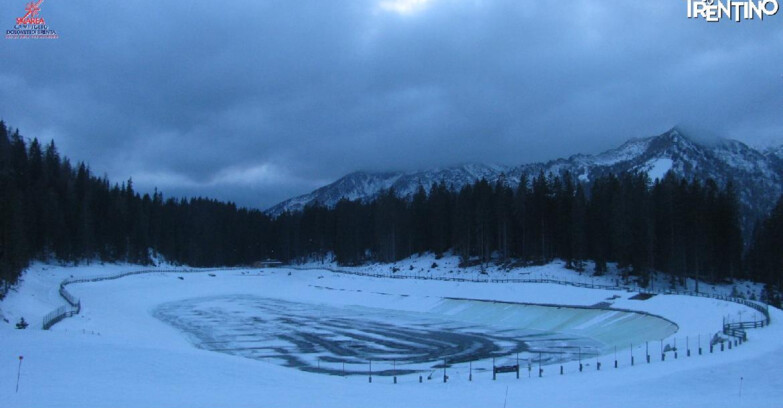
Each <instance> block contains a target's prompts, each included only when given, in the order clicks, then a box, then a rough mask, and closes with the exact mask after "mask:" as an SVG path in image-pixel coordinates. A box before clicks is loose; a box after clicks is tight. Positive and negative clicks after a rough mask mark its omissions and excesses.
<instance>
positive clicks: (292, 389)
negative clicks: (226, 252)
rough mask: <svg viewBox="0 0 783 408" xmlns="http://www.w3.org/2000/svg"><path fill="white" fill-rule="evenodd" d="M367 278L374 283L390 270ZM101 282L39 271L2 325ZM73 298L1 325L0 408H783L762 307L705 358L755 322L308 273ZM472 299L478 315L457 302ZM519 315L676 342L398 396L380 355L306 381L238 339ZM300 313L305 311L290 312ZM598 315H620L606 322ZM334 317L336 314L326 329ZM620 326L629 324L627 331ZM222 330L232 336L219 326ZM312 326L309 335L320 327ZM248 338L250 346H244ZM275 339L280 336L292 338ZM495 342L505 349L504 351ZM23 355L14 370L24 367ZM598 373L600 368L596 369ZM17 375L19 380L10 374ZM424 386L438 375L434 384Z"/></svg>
mask: <svg viewBox="0 0 783 408" xmlns="http://www.w3.org/2000/svg"><path fill="white" fill-rule="evenodd" d="M453 258H456V257H453ZM434 261H435V260H434V258H432V257H429V258H420V259H419V258H416V259H411V260H409V261H406V262H409V263H411V265H413V264H417V265H418V264H420V265H421V266H422V267H424V266H426V267H428V268H429V269H431V271H430V272H426V273H443V274H448V275H451V274H452V273H450V272H449V271H446V270H444V271H438V270H440V269H445V268H446V267H447V264H449V263H450V261H449V260H448V259H445V258H444V259H440V260H437V262H439V265H441V266H440V267H438V268H435V269H433V268H430V267H429V265H431V264H432V262H434ZM366 268H369V267H366ZM375 268H376V269H377V270H375V271H374V272H375V273H376V274H377V273H379V272H382V271H383V270H385V269H386V268H388V265H383V266H380V265H379V266H376V267H375ZM97 269H98V268H97V267H96V268H92V270H88V268H84V267H72V268H59V267H54V268H49V267H42V266H35V267H33V268H31V269H30V270H28V271H27V272H26V274H25V276H24V281H23V282H22V283H21V284H20V285H19V287H17V288H16V289H15V291H14V292H13V294H14V295H13V296H9V297H8V298H6V299H5V300H3V301H2V302H0V308H2V309H3V311H4V312H5V314H6V316H7V317H12V316H14V317H15V316H20V315H24V316H26V317H27V318H28V320H30V321H31V322H33V320H35V321H38V320H39V319H38V317H39V316H35V315H36V314H38V309H39V308H40V307H39V305H37V303H38V302H41V303H48V302H52V301H54V300H55V299H56V297H52V295H54V296H56V292H57V288H58V282H59V280H58V279H57V278H60V277H65V276H70V275H74V276H81V277H84V276H89V275H90V274H96V275H98V276H104V275H106V274H107V272H109V273H114V272H123V271H126V268H125V267H119V268H118V267H113V266H107V267H106V268H105V269H106V270H105V271H100V270H97ZM413 272H415V271H408V273H413ZM454 273H457V272H454ZM460 273H463V274H477V273H479V271H478V268H473V269H466V270H464V271H461V272H460ZM490 273H491V274H492V275H491V276H494V275H495V274H499V275H500V274H502V275H500V276H506V275H515V276H525V275H527V274H530V275H531V276H533V275H535V276H548V277H551V278H556V279H565V280H568V279H573V278H577V277H579V276H578V274H577V273H576V272H574V271H569V270H566V269H565V268H564V267H563V266H562V265H558V264H552V265H546V266H540V267H535V268H532V269H529V268H528V269H518V270H512V271H500V270H497V271H491V272H490ZM178 276H182V277H183V279H178ZM482 276H483V275H482ZM500 276H498V277H500ZM583 278H585V277H583ZM599 278H601V279H608V278H605V277H599ZM68 289H69V290H71V291H72V292H73V293H74V294H75V295H76V296H78V297H80V298H81V299H82V303H83V309H82V313H81V314H79V315H78V316H75V317H73V318H70V319H66V320H64V321H63V322H60V323H58V324H57V325H55V326H54V327H53V328H52V330H49V331H43V330H40V329H39V328H38V327H37V326H31V327H30V328H28V329H27V330H15V329H13V328H12V326H11V324H7V323H3V322H0V350H3V351H4V352H3V353H0V406H2V407H33V408H34V407H54V406H56V407H85V406H89V407H118V408H122V407H218V406H219V407H269V406H284V407H311V406H314V405H315V406H319V407H346V406H367V405H372V406H373V407H399V406H422V405H433V402H434V405H436V406H449V407H475V406H483V405H489V406H503V405H505V406H509V407H512V406H535V407H572V406H580V407H582V406H584V407H657V406H678V407H679V406H687V407H705V408H706V407H710V408H712V407H723V406H726V407H778V406H780V401H781V400H783V377H781V376H780V375H779V372H780V366H781V364H783V345H781V342H780V338H781V336H783V326H781V324H780V322H781V321H783V320H781V319H783V312H781V311H780V310H778V309H774V308H773V309H771V310H770V313H771V315H772V324H771V325H770V326H768V327H765V328H763V329H751V330H749V333H748V336H749V340H748V342H747V343H746V344H745V345H742V346H741V347H735V348H734V349H732V350H728V349H727V350H725V351H720V350H721V349H720V348H719V347H716V349H715V352H714V353H710V352H709V347H708V345H707V341H708V339H712V338H713V337H714V334H715V333H716V332H719V331H720V330H721V327H722V322H723V320H724V319H730V320H731V319H738V318H747V317H748V314H749V313H753V310H751V309H749V308H747V307H745V306H741V305H738V304H736V303H732V302H725V301H721V300H716V299H710V298H702V297H691V296H681V295H658V296H654V297H652V298H650V299H647V300H638V299H635V295H636V292H634V291H618V290H600V289H582V288H576V287H573V286H561V285H553V284H503V283H485V282H443V281H431V280H428V281H423V280H417V279H384V278H375V277H363V276H353V275H345V274H337V273H332V272H329V271H326V270H317V269H314V270H304V271H302V270H286V269H266V270H239V269H237V270H231V271H221V272H214V273H212V274H211V275H210V274H209V273H208V272H206V271H205V272H202V273H189V274H184V273H151V274H145V275H134V276H130V277H126V278H122V279H118V280H111V281H101V282H92V283H82V284H75V285H72V286H69V287H68ZM247 299H250V300H259V301H261V303H260V304H267V303H269V302H271V301H272V300H275V301H277V302H279V304H285V305H287V308H286V309H284V310H283V312H285V313H280V314H278V315H276V316H275V315H272V314H268V313H266V311H265V310H262V309H258V308H255V307H253V306H254V305H255V304H254V305H246V306H243V305H242V304H241V302H244V301H245V300H247ZM467 299H476V300H477V301H480V303H477V302H466V300H467ZM487 301H492V302H487ZM171 302H175V303H176V304H182V302H185V303H186V304H187V303H188V302H207V305H206V306H207V307H205V308H196V309H194V312H198V313H196V314H199V315H200V316H201V317H202V318H201V319H200V320H198V322H200V323H202V322H203V323H209V318H210V317H211V316H215V314H216V313H218V314H219V315H220V316H221V317H226V319H218V320H215V321H213V322H211V323H210V324H211V325H212V326H213V328H214V329H215V330H216V331H215V333H218V334H221V335H229V336H231V338H232V340H233V341H234V342H236V343H238V344H240V347H243V348H244V350H245V351H242V350H239V349H237V350H235V351H236V352H234V353H228V352H225V351H224V352H216V351H210V349H208V348H199V347H197V345H198V344H199V343H198V342H197V341H196V339H195V338H194V337H192V336H191V335H190V334H189V333H188V332H184V331H182V330H180V329H178V328H177V327H176V326H172V325H170V324H169V323H168V322H166V321H163V320H159V319H158V318H157V317H156V315H155V313H154V311H155V310H159V309H158V308H159V307H160V306H161V305H163V306H164V307H165V305H167V304H171ZM237 302H239V303H237ZM517 302H522V303H539V304H560V305H573V306H582V309H581V311H578V313H576V314H574V313H568V314H565V315H559V313H558V315H559V317H561V318H565V320H563V321H562V324H565V325H569V326H575V327H573V328H574V329H575V330H582V331H584V332H585V334H593V333H598V334H600V333H601V332H602V328H603V327H611V328H612V329H613V330H611V332H612V333H611V334H612V335H613V336H618V335H620V336H623V337H624V336H626V335H631V336H640V335H643V334H640V333H639V332H638V331H637V330H633V332H632V333H626V334H623V333H617V331H616V330H614V328H617V327H619V326H618V325H619V324H623V326H625V325H626V324H628V323H630V324H633V320H635V319H639V318H642V317H640V316H638V315H637V316H633V315H628V314H622V313H621V312H620V310H634V311H639V312H644V313H648V314H651V315H656V316H660V317H662V318H665V319H667V320H670V321H672V322H674V323H676V324H677V326H678V328H679V330H678V331H677V332H676V333H672V334H671V335H669V336H666V335H664V336H666V337H665V338H660V337H655V336H654V337H653V341H650V342H649V352H650V354H651V355H652V359H651V362H650V363H647V362H645V359H644V356H645V353H646V352H647V343H646V342H642V341H640V340H638V339H637V340H636V343H634V344H631V339H628V340H629V341H628V342H627V346H626V344H625V343H623V344H622V345H620V346H618V348H617V354H615V353H614V349H613V347H611V342H610V344H607V346H610V347H606V348H605V349H604V351H603V352H602V355H595V354H591V355H583V354H582V352H583V350H581V349H578V348H577V349H575V350H570V352H571V353H572V354H573V353H574V351H576V352H577V353H579V355H580V356H579V357H578V360H573V359H570V361H567V362H565V363H563V364H562V365H563V367H564V373H563V375H560V374H559V370H560V364H559V363H554V364H552V365H548V366H547V365H544V366H543V367H542V368H543V370H544V371H543V375H542V377H538V376H537V373H538V370H537V367H536V366H535V365H534V366H533V367H532V370H531V371H532V373H530V372H528V370H525V369H524V368H523V373H522V378H520V379H516V377H515V376H514V375H513V374H505V375H498V377H497V380H493V379H492V368H491V367H492V359H483V360H476V361H472V362H459V361H451V362H449V365H448V367H447V370H448V376H449V378H448V382H447V383H443V381H442V380H440V378H442V377H440V376H441V375H442V374H441V373H442V371H441V370H440V368H436V367H439V364H440V363H441V361H440V360H439V359H437V358H435V359H433V361H428V362H426V363H424V364H428V365H431V366H435V367H433V368H432V369H427V370H426V371H424V372H418V371H417V372H413V373H407V374H406V373H400V375H399V378H398V381H397V383H394V382H393V379H392V377H391V376H390V375H381V373H380V372H379V371H387V374H388V372H389V370H398V369H400V361H398V360H393V361H389V359H388V357H387V359H385V360H384V359H380V360H377V361H373V362H372V370H373V373H375V375H374V377H373V381H372V382H369V381H368V377H367V373H366V372H365V369H369V367H366V366H365V365H364V364H362V365H361V366H360V367H359V369H360V370H361V372H360V373H359V374H357V375H348V376H342V375H339V374H335V375H327V374H324V373H319V372H309V371H307V370H302V369H297V368H296V367H292V366H286V364H285V363H286V360H280V359H278V358H274V357H265V356H263V355H262V356H256V357H258V358H253V356H252V355H251V354H252V353H263V352H265V351H269V350H272V351H274V350H282V351H285V350H287V349H286V348H284V347H282V344H275V345H273V346H272V347H271V348H268V346H269V345H267V344H263V345H262V346H264V347H257V345H255V344H252V343H249V342H248V340H249V339H250V340H252V339H257V338H258V336H266V335H268V334H270V333H269V332H268V331H263V330H254V331H252V332H251V333H248V332H249V330H248V329H252V328H253V327H254V326H255V327H258V325H260V324H266V323H269V322H273V321H274V322H276V324H278V323H279V324H285V322H291V321H292V318H296V319H299V320H293V323H291V324H289V325H288V326H286V327H287V328H288V329H291V328H293V327H295V326H294V323H296V322H298V321H301V319H302V318H305V319H304V320H305V322H306V323H308V324H306V325H301V328H296V330H300V329H301V330H304V331H309V332H311V333H312V335H311V336H309V338H310V339H311V340H312V342H314V343H319V344H321V343H323V342H322V339H323V338H324V337H323V336H324V334H329V333H327V332H324V331H323V329H324V325H323V324H331V325H332V326H334V325H335V324H337V325H338V326H335V327H338V328H339V331H340V332H341V333H343V334H345V335H351V334H353V335H354V336H363V337H365V338H366V339H368V340H369V341H372V340H373V339H377V338H379V336H381V335H383V336H388V333H379V332H377V331H375V330H374V329H373V330H360V331H358V329H363V328H362V327H361V326H357V325H355V324H353V323H354V322H356V321H362V322H366V321H367V318H368V317H372V316H373V315H374V313H376V312H379V311H383V313H384V315H383V319H384V320H383V323H384V324H398V325H399V331H400V332H401V333H403V334H404V333H405V331H407V330H412V329H417V328H422V327H423V328H428V325H422V324H421V323H426V322H429V321H431V319H432V317H433V314H436V315H437V316H436V317H439V318H441V319H442V320H447V321H449V322H452V323H453V324H451V325H450V326H448V327H449V328H450V327H463V328H466V327H467V328H469V329H470V330H471V331H472V330H475V329H476V328H480V327H482V326H484V325H488V324H489V325H493V326H492V327H500V328H502V327H503V325H504V324H509V325H514V326H515V327H516V325H517V322H518V321H519V320H521V319H525V320H526V319H529V318H530V316H529V315H528V314H526V313H517V312H518V311H519V308H520V307H524V306H519V305H515V304H513V303H517ZM297 305H298V306H299V307H300V308H299V309H295V307H297ZM594 305H601V306H600V307H613V308H615V309H618V310H615V311H606V313H603V312H600V311H599V310H596V308H594V307H593V306H594ZM51 306H56V304H52V305H51ZM585 306H586V307H587V308H584V307H585ZM292 307H293V308H294V309H292ZM550 309H552V308H550ZM523 310H527V309H523ZM202 312H203V313H202ZM335 312H340V314H339V315H337V316H335V315H334V313H335ZM349 312H359V313H360V314H362V316H356V318H354V319H352V320H350V321H349V323H348V324H347V325H346V323H345V320H342V319H344V318H345V316H346V313H349ZM553 312H554V311H553ZM585 314H587V315H595V318H592V319H588V320H582V321H580V322H576V321H574V322H572V321H570V319H571V318H578V319H584V318H585V317H587V315H585ZM34 316H35V317H36V319H33V317H34ZM178 316H181V317H183V318H188V316H185V315H178ZM547 317H548V318H547V319H545V320H542V322H543V323H545V324H547V325H551V324H559V323H558V321H557V319H556V318H555V317H550V316H547ZM624 317H625V318H627V319H629V320H630V321H628V322H623V321H621V320H620V319H622V318H624ZM653 317H654V316H653ZM232 321H233V325H231V326H229V325H228V324H226V323H229V322H232ZM311 323H318V326H314V325H313V324H311ZM322 323H323V324H322ZM416 323H419V325H416ZM525 324H528V323H527V322H526V323H525ZM495 325H497V326H495ZM626 327H627V326H626ZM631 327H632V326H631ZM645 327H647V326H645ZM371 329H372V328H371ZM477 333H478V334H481V333H482V332H477ZM247 334H251V335H252V336H254V337H250V338H249V337H248V336H246V335H247ZM280 334H281V335H282V336H288V335H289V332H288V331H285V332H282V333H280ZM500 334H502V333H501V332H500V331H493V332H492V333H489V336H496V335H500ZM699 334H701V336H700V337H699ZM656 335H657V334H656ZM482 336H483V335H482ZM648 337H649V336H648ZM478 338H479V336H478V335H477V334H475V335H473V336H472V337H470V338H469V339H472V340H471V341H468V342H466V343H464V347H468V348H470V347H472V345H473V344H474V343H473V342H472V341H473V340H476V339H478ZM340 340H341V339H339V338H337V339H335V338H333V339H331V340H330V341H334V343H335V344H340ZM415 340H416V341H420V342H426V343H428V344H434V345H437V344H441V343H443V342H444V340H448V338H443V337H420V338H416V339H415ZM500 340H503V341H505V339H504V338H501V339H500ZM618 341H619V340H618ZM533 343H534V344H535V342H533ZM406 344H408V343H407V342H405V343H400V342H396V343H382V344H380V345H379V346H378V347H379V350H381V351H383V352H393V351H394V350H396V349H400V348H402V347H405V346H406ZM357 345H359V344H356V343H349V344H348V346H357ZM305 346H308V347H309V345H305ZM328 347H331V343H328V342H327V343H323V345H318V346H317V347H315V348H313V349H312V350H310V349H306V350H304V351H297V353H296V355H297V356H303V358H312V359H315V358H317V357H318V356H321V355H322V354H321V353H324V352H325V351H328V350H329V348H328ZM674 347H676V348H677V349H678V350H679V358H675V356H674V351H673V348H674ZM698 347H704V353H703V354H702V355H699V354H698V352H697V350H698ZM213 348H215V347H213ZM687 349H690V350H691V351H692V355H691V356H690V357H689V356H687V354H686V350H687ZM358 350H359V351H362V350H363V349H361V348H358ZM661 350H670V351H666V358H665V361H661V357H660V356H661ZM245 352H246V353H247V354H245ZM19 356H24V361H23V364H21V365H20V364H19V359H18V357H19ZM572 357H573V356H572ZM632 357H635V359H636V360H635V361H636V363H635V365H632V364H631V358H632ZM615 359H616V360H619V364H618V367H617V368H614V365H613V361H614V360H615ZM498 360H499V361H498V362H499V364H507V363H513V362H514V356H513V355H509V356H508V358H499V359H498ZM523 361H524V360H523ZM534 361H535V360H534ZM598 362H602V363H603V368H601V370H600V371H599V370H598V369H597V363H598ZM579 363H584V364H585V370H584V372H579V370H578V364H579ZM316 364H320V365H321V368H324V366H326V367H335V368H336V369H337V370H340V368H341V367H340V366H339V365H337V364H336V363H334V362H331V361H330V360H329V359H327V358H322V359H318V360H317V362H316ZM522 364H523V367H524V366H525V365H526V364H525V363H524V362H523V363H522ZM534 364H535V363H534ZM405 367H407V366H405ZM405 367H403V368H405ZM19 368H21V371H17V370H18V369H19ZM395 372H396V371H395ZM432 373H434V376H433V377H432V379H431V380H428V379H427V378H428V375H429V374H432ZM419 375H423V377H424V381H423V383H420V382H419V379H418V378H419ZM17 379H18V380H19V388H18V391H17V390H16V384H17ZM740 388H741V391H740Z"/></svg>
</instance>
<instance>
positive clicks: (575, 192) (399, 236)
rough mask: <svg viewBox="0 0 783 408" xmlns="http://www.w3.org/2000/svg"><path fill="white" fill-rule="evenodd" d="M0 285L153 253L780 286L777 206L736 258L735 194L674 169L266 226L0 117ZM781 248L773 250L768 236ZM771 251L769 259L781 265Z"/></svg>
mask: <svg viewBox="0 0 783 408" xmlns="http://www.w3.org/2000/svg"><path fill="white" fill-rule="evenodd" d="M0 193H1V194H2V202H0V280H3V281H5V282H7V283H14V282H15V281H16V279H17V278H18V276H19V273H20V271H21V270H22V269H23V268H25V267H26V266H27V265H28V264H29V262H30V261H32V260H35V259H42V260H51V259H56V260H60V261H66V262H75V263H78V262H83V261H93V260H100V261H107V262H114V261H127V262H132V263H138V264H150V263H152V262H154V260H155V259H158V257H163V258H165V259H166V260H168V261H170V262H174V263H181V264H187V265H192V266H234V265H246V264H251V263H253V262H254V261H258V260H262V259H265V258H274V259H279V260H282V261H284V262H296V261H298V260H304V259H316V258H321V259H323V258H324V257H327V256H331V255H333V256H334V257H335V259H336V261H337V262H338V263H340V264H342V265H357V264H361V263H364V262H369V261H378V262H394V261H397V260H401V259H404V258H407V257H409V256H411V255H413V254H417V253H423V252H433V253H435V254H438V255H440V254H443V253H445V252H447V251H453V252H454V253H456V254H458V255H459V256H460V258H461V259H462V262H463V264H464V265H482V264H486V263H488V262H501V263H508V264H509V265H512V264H513V265H523V264H542V263H546V262H550V261H552V260H554V259H563V260H564V261H565V262H566V263H567V266H568V267H569V268H574V269H577V270H583V269H584V268H585V265H586V262H587V261H593V262H594V265H595V271H594V272H596V273H603V272H605V271H606V269H607V264H608V263H610V262H616V263H617V264H618V265H619V267H620V268H622V269H623V270H624V271H626V272H627V273H629V274H634V275H637V276H639V277H641V278H642V281H645V280H646V279H648V278H649V276H650V273H652V272H653V271H659V272H665V273H669V274H670V276H671V278H672V283H674V282H675V281H676V280H680V281H682V280H683V279H684V278H685V277H694V278H699V279H703V280H708V281H719V280H721V279H728V278H750V279H755V280H760V281H764V282H769V283H776V284H779V283H780V275H781V270H782V269H781V266H783V262H782V261H781V258H780V256H779V255H776V254H777V252H780V251H777V252H776V251H775V248H780V247H781V246H780V240H781V239H780V236H781V232H780V231H781V228H783V227H781V222H782V221H781V218H783V209H781V208H780V207H781V205H778V208H776V210H775V212H773V214H772V216H771V218H770V219H769V220H767V221H765V222H764V223H762V224H760V226H759V228H758V229H757V232H756V233H755V234H754V235H753V236H754V241H753V242H752V245H751V247H750V250H748V251H747V254H748V255H747V256H743V253H744V248H745V245H744V243H743V238H742V236H743V235H742V233H741V230H740V213H739V206H738V203H737V198H736V194H735V192H734V189H733V187H732V186H731V185H728V186H726V187H725V188H720V187H719V186H718V185H717V184H716V183H715V182H714V181H712V180H707V181H698V180H693V181H688V180H684V179H680V178H678V177H677V176H675V175H674V174H673V173H669V174H667V175H666V176H665V177H664V178H663V179H662V180H656V181H655V182H654V183H651V182H650V180H649V179H648V177H647V175H646V174H630V173H627V174H621V175H606V176H603V177H600V178H598V179H595V180H591V181H590V182H589V183H582V182H579V181H578V179H577V178H575V177H573V176H572V175H570V174H561V175H557V176H554V175H545V174H539V175H538V176H537V177H533V178H526V177H523V178H522V180H521V181H520V182H519V184H518V185H517V186H516V187H514V188H512V187H509V185H508V183H506V182H505V180H499V181H498V182H497V183H494V184H491V183H489V182H487V181H486V180H480V181H477V182H475V183H474V184H472V185H468V186H465V187H464V188H462V189H461V190H458V191H455V190H454V189H452V188H451V186H448V185H446V184H445V183H443V182H441V183H439V184H436V185H434V186H433V187H432V188H431V189H430V190H429V191H427V190H425V189H424V188H422V187H420V188H419V189H418V191H417V192H416V193H415V194H414V195H413V197H412V198H411V199H404V198H400V197H398V196H397V194H395V192H394V191H393V190H388V191H384V192H382V193H381V194H380V195H379V196H378V197H376V198H375V199H373V200H371V201H368V202H361V201H348V200H342V201H340V202H338V203H337V204H336V205H335V206H334V207H333V208H327V207H324V206H321V205H312V206H308V207H306V208H305V209H304V210H303V211H301V212H295V213H284V214H282V215H280V216H278V217H270V216H268V215H267V214H265V213H264V212H262V211H259V210H253V209H246V208H239V207H237V206H236V205H235V204H233V203H224V202H220V201H217V200H212V199H207V198H191V199H174V198H168V199H164V197H163V195H162V194H161V193H160V192H158V191H157V190H156V191H155V192H153V193H152V194H151V195H150V194H141V193H139V192H137V191H135V190H134V188H133V182H132V180H128V181H126V182H124V183H120V184H111V183H110V182H109V180H108V179H107V178H106V177H97V176H95V175H93V174H92V173H91V172H90V169H89V168H88V166H87V165H86V164H84V163H78V164H76V165H73V164H71V163H70V161H69V160H68V159H67V158H65V157H61V156H60V154H59V153H58V151H57V148H56V146H55V144H54V142H50V143H48V144H46V145H42V144H41V143H40V142H39V141H38V140H37V139H32V140H30V141H25V140H24V139H23V138H22V137H21V136H20V134H19V131H18V129H17V130H11V129H8V128H7V127H6V126H5V124H4V123H3V122H0ZM776 240H777V241H776ZM776 256H777V257H776Z"/></svg>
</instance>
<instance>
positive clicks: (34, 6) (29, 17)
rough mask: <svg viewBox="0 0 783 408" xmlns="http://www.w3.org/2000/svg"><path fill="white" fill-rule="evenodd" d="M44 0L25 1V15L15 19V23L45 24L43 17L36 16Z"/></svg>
mask: <svg viewBox="0 0 783 408" xmlns="http://www.w3.org/2000/svg"><path fill="white" fill-rule="evenodd" d="M43 2H44V0H38V2H37V3H36V2H34V1H31V2H29V3H27V5H26V6H25V8H24V10H25V11H26V13H25V15H24V16H22V17H19V18H17V19H16V24H46V21H44V19H43V17H38V13H39V12H41V3H43Z"/></svg>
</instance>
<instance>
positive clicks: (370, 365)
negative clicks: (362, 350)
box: [370, 360, 372, 382]
mask: <svg viewBox="0 0 783 408" xmlns="http://www.w3.org/2000/svg"><path fill="white" fill-rule="evenodd" d="M370 382H372V360H370Z"/></svg>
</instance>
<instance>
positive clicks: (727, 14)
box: [686, 0, 780, 23]
mask: <svg viewBox="0 0 783 408" xmlns="http://www.w3.org/2000/svg"><path fill="white" fill-rule="evenodd" d="M686 2H687V3H688V18H693V19H698V18H703V19H704V20H706V21H708V22H710V23H717V22H719V21H721V20H722V19H724V18H727V19H730V20H734V21H735V22H737V23H739V22H740V21H743V20H753V19H756V18H757V19H759V20H764V17H766V16H774V15H775V14H777V13H778V10H779V9H780V5H779V4H778V1H777V0H755V1H753V0H745V1H735V0H725V1H723V0H686Z"/></svg>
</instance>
